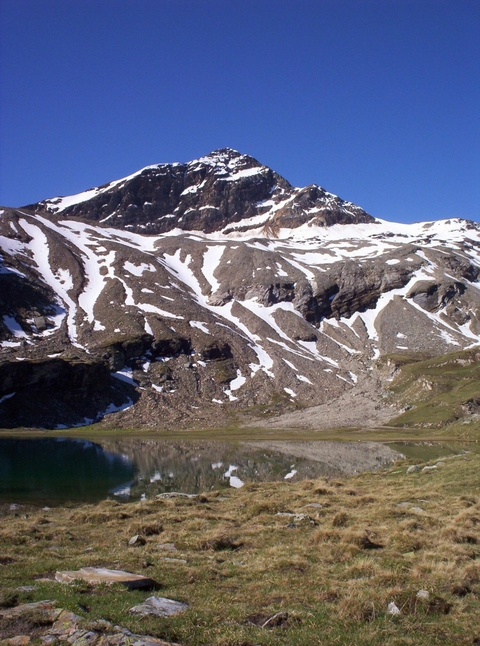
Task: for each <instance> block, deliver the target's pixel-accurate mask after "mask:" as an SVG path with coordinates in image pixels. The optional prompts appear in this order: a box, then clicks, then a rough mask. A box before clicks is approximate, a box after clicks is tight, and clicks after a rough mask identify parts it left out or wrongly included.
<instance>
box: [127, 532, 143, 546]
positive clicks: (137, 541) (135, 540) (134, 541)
mask: <svg viewBox="0 0 480 646" xmlns="http://www.w3.org/2000/svg"><path fill="white" fill-rule="evenodd" d="M146 542H147V541H146V540H145V539H144V537H143V536H141V535H140V534H135V536H132V538H131V539H130V540H129V541H128V544H129V545H130V547H140V546H141V545H145V543H146Z"/></svg>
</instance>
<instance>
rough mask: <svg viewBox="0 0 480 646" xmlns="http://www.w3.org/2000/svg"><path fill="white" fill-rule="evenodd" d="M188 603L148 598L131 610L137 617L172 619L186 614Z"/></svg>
mask: <svg viewBox="0 0 480 646" xmlns="http://www.w3.org/2000/svg"><path fill="white" fill-rule="evenodd" d="M187 609H188V604H187V603H182V602H181V601H174V600H173V599H166V598H165V597H148V599H145V601H144V602H143V603H140V604H139V605H138V606H134V607H133V608H130V612H132V613H134V614H137V615H154V616H155V617H171V616H172V615H178V614H179V613H181V612H185V610H187Z"/></svg>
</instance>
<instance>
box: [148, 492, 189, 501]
mask: <svg viewBox="0 0 480 646" xmlns="http://www.w3.org/2000/svg"><path fill="white" fill-rule="evenodd" d="M169 498H198V494H197V493H181V492H179V491H167V492H165V493H159V494H158V495H157V496H155V500H168V499H169Z"/></svg>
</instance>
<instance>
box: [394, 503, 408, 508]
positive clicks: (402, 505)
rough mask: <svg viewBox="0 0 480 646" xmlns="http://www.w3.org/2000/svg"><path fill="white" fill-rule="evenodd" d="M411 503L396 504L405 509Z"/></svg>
mask: <svg viewBox="0 0 480 646" xmlns="http://www.w3.org/2000/svg"><path fill="white" fill-rule="evenodd" d="M410 504H411V503H409V502H399V503H398V505H396V506H397V507H399V508H400V509H404V508H405V507H408V506H409V505H410Z"/></svg>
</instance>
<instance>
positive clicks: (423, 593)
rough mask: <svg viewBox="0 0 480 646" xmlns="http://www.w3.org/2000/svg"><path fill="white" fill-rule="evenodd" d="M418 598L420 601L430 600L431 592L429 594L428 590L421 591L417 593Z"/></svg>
mask: <svg viewBox="0 0 480 646" xmlns="http://www.w3.org/2000/svg"><path fill="white" fill-rule="evenodd" d="M417 597H418V598H419V599H428V598H429V597H430V592H428V590H419V591H418V592H417Z"/></svg>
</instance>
